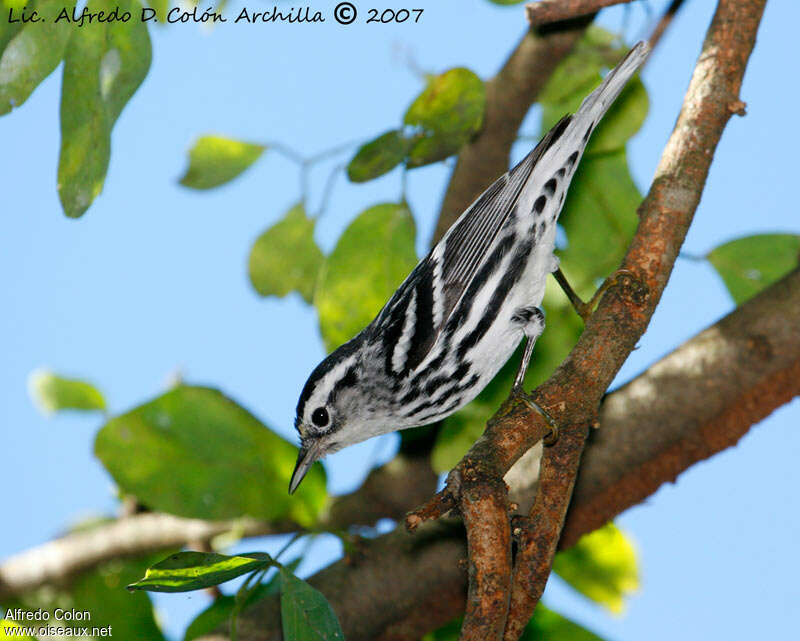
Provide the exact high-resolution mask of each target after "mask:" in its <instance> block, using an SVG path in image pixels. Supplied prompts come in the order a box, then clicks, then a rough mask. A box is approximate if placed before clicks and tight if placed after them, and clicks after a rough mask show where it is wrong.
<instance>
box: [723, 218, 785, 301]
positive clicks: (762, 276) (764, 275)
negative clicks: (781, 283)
mask: <svg viewBox="0 0 800 641" xmlns="http://www.w3.org/2000/svg"><path fill="white" fill-rule="evenodd" d="M707 258H708V260H709V262H710V263H711V264H712V265H713V266H714V269H716V270H717V273H718V274H719V275H720V276H721V277H722V280H723V282H724V283H725V286H726V287H727V288H728V292H730V295H731V296H732V297H733V300H734V301H735V302H736V304H737V305H741V304H742V303H743V302H744V301H746V300H747V299H749V298H752V297H753V296H755V295H756V294H757V293H758V292H760V291H761V290H762V289H764V288H765V287H767V286H769V285H771V284H772V283H774V282H775V281H777V280H778V279H780V278H781V277H782V276H783V275H785V274H786V273H788V272H789V271H791V270H792V269H794V268H795V267H797V266H798V263H800V236H798V235H796V234H759V235H756V236H746V237H744V238H738V239H736V240H732V241H730V242H727V243H725V244H724V245H720V246H719V247H717V248H716V249H714V250H713V251H711V253H709V254H708V256H707Z"/></svg>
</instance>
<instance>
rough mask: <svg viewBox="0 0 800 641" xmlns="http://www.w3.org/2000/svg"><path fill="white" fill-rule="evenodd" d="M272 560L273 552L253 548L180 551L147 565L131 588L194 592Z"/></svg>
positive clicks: (266, 564)
mask: <svg viewBox="0 0 800 641" xmlns="http://www.w3.org/2000/svg"><path fill="white" fill-rule="evenodd" d="M271 564H272V558H271V557H270V556H269V554H264V553H262V552H253V553H251V554H240V555H237V556H226V555H225V554H215V553H211V552H178V553H177V554H173V555H172V556H169V557H167V558H166V559H164V560H163V561H161V562H159V563H156V564H155V565H154V566H152V567H150V568H148V569H147V572H145V575H144V578H143V579H140V580H139V581H137V582H136V583H132V584H131V585H129V586H128V589H129V590H147V591H148V592H191V591H192V590H201V589H202V588H208V587H211V586H212V585H219V584H220V583H225V582H226V581H230V580H231V579H235V578H236V577H237V576H242V575H243V574H249V573H251V572H255V571H256V570H262V569H264V568H265V567H267V566H269V565H271Z"/></svg>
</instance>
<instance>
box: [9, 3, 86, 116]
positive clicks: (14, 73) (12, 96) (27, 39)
mask: <svg viewBox="0 0 800 641" xmlns="http://www.w3.org/2000/svg"><path fill="white" fill-rule="evenodd" d="M34 6H35V9H36V11H37V12H38V13H39V16H40V18H42V20H41V21H37V22H29V23H27V24H25V25H23V26H22V28H21V29H20V28H19V27H18V26H17V24H18V23H14V24H9V22H8V20H7V18H8V15H9V13H8V10H7V9H0V10H2V12H3V13H4V14H5V15H4V16H3V19H2V22H0V51H2V57H0V115H2V114H6V113H8V112H9V111H11V110H12V109H13V108H14V107H19V106H20V105H21V104H22V103H24V102H25V101H26V100H27V99H28V96H30V95H31V93H32V92H33V90H34V89H36V87H37V86H39V83H41V82H42V81H43V80H44V79H45V78H47V76H49V75H50V74H51V73H52V72H53V70H54V69H55V68H56V67H57V66H58V64H59V63H60V62H61V59H62V58H63V57H64V50H65V49H66V47H67V42H68V41H69V37H70V35H71V34H72V32H73V27H72V25H71V24H70V23H69V22H68V21H61V22H58V23H56V22H55V19H56V17H57V16H58V14H59V12H60V11H61V10H62V9H63V8H65V7H66V9H67V11H71V10H72V6H73V3H67V2H65V1H64V0H37V2H36V4H35V5H34ZM26 9H27V11H26V13H30V12H31V9H28V8H27V7H26ZM20 13H21V12H20V11H19V10H18V11H17V12H16V15H17V17H19V15H20ZM15 31H16V34H15V35H13V34H14V32H15ZM3 34H6V35H3ZM9 35H11V36H12V37H10V38H8V36H9ZM6 38H8V42H7V44H5V43H3V42H2V41H3V40H4V39H6ZM3 44H5V46H2V45H3Z"/></svg>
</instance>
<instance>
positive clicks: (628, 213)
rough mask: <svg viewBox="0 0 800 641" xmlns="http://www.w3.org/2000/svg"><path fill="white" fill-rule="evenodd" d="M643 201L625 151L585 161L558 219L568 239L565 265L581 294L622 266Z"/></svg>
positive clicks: (584, 294) (590, 289) (589, 158)
mask: <svg viewBox="0 0 800 641" xmlns="http://www.w3.org/2000/svg"><path fill="white" fill-rule="evenodd" d="M641 201H642V196H641V193H640V192H639V189H638V188H637V187H636V185H635V184H634V182H633V178H632V177H631V173H630V169H629V168H628V160H627V156H626V153H625V151H618V152H615V153H613V154H607V155H603V156H591V157H584V159H583V160H582V161H581V164H580V166H579V167H578V171H577V172H576V174H575V178H574V179H573V181H572V186H571V187H570V189H569V192H568V194H567V200H566V202H565V203H564V210H563V211H562V213H561V216H560V218H559V222H560V224H561V226H562V227H563V228H564V231H565V232H566V235H567V243H568V244H567V248H566V249H565V250H564V251H563V252H560V256H561V268H562V270H563V271H564V273H565V274H566V276H567V278H569V279H570V282H571V283H572V286H573V287H574V288H575V289H576V290H577V291H578V293H579V294H580V295H582V296H590V295H591V294H592V293H594V291H595V289H596V286H597V281H598V280H600V279H603V278H605V277H606V276H608V275H609V274H610V273H611V272H612V271H613V270H614V269H616V268H617V267H618V266H619V264H620V260H621V259H622V257H623V255H624V254H625V249H626V248H627V246H628V244H629V243H630V240H631V238H632V237H633V233H634V232H635V231H636V225H637V223H638V218H637V216H636V208H637V207H638V206H639V204H640V203H641Z"/></svg>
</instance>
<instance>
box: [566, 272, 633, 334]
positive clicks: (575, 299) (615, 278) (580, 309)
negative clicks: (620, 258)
mask: <svg viewBox="0 0 800 641" xmlns="http://www.w3.org/2000/svg"><path fill="white" fill-rule="evenodd" d="M553 278H555V279H556V282H558V284H559V285H561V289H562V290H563V291H564V294H566V296H567V298H568V299H569V302H570V303H572V307H573V308H574V309H575V311H576V312H577V313H578V316H580V317H581V318H582V319H583V322H584V323H586V322H587V321H588V320H589V317H590V316H591V315H592V312H593V311H594V308H595V306H596V305H597V303H598V302H599V301H600V299H601V298H602V297H603V294H605V293H606V292H607V291H608V290H609V289H610V288H611V287H614V286H615V285H619V284H620V282H622V281H623V280H625V279H631V278H634V276H633V273H632V272H631V271H629V270H627V269H618V270H617V271H615V272H614V273H613V274H611V276H609V277H608V278H606V279H605V281H604V282H603V284H602V285H600V287H599V288H598V289H597V291H596V292H595V293H594V296H592V298H591V299H590V300H589V302H588V303H584V302H583V301H582V300H581V299H580V297H579V296H578V295H577V294H576V293H575V290H574V289H572V286H571V285H570V284H569V281H567V278H566V276H564V272H562V271H561V268H557V269H556V270H555V271H554V272H553Z"/></svg>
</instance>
